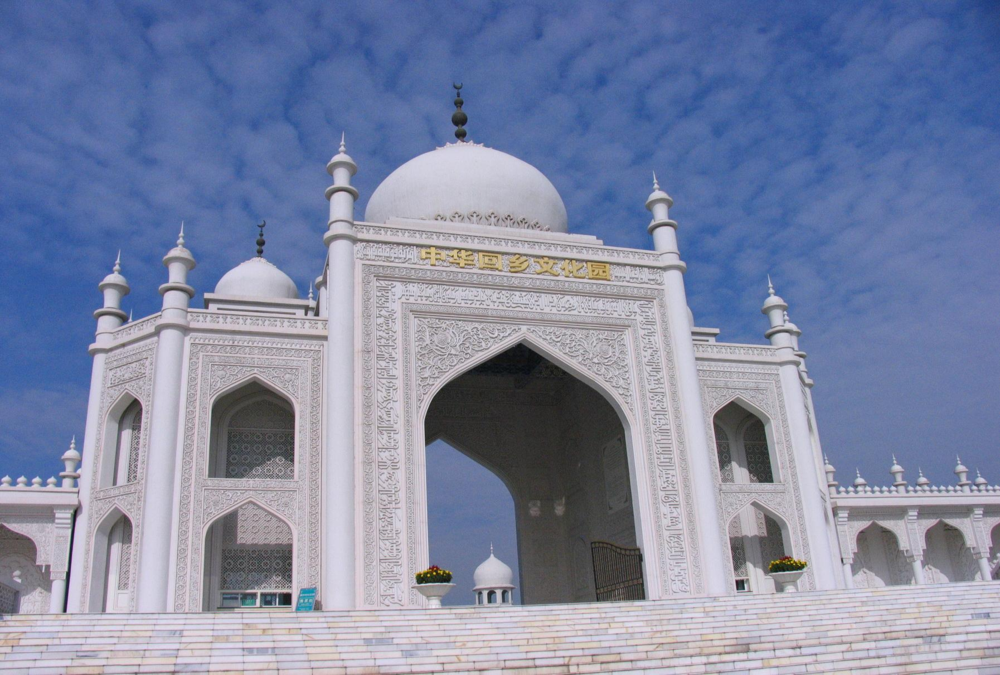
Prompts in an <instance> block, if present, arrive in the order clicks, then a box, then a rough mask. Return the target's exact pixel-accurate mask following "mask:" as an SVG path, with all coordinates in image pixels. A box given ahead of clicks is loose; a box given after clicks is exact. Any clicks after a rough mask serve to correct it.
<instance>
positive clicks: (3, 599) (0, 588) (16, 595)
mask: <svg viewBox="0 0 1000 675" xmlns="http://www.w3.org/2000/svg"><path fill="white" fill-rule="evenodd" d="M20 600H21V593H20V591H18V590H16V589H14V588H11V587H10V586H8V585H7V584H0V614H17V610H18V608H19V606H20V604H21V602H20Z"/></svg>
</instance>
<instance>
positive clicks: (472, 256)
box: [420, 246, 611, 281]
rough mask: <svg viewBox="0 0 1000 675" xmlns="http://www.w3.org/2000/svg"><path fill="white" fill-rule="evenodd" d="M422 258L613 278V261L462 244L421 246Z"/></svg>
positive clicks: (497, 269) (503, 269) (483, 267)
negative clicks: (525, 253) (471, 247)
mask: <svg viewBox="0 0 1000 675" xmlns="http://www.w3.org/2000/svg"><path fill="white" fill-rule="evenodd" d="M420 259H421V260H426V261H428V262H429V263H430V264H431V266H432V267H436V266H437V265H439V264H440V265H446V266H453V267H460V268H462V269H465V268H466V267H470V268H476V269H481V270H492V271H495V272H510V273H511V274H520V273H522V272H527V273H529V274H531V273H534V274H549V275H551V276H554V277H568V278H570V279H596V280H598V281H611V265H610V263H605V262H593V261H579V260H556V259H553V258H549V257H548V256H542V257H541V258H529V257H527V256H523V255H521V254H519V253H516V254H513V255H510V254H505V253H487V252H485V251H469V250H466V249H459V248H456V249H452V250H451V251H447V250H441V249H439V248H437V247H435V246H431V247H429V248H422V249H420Z"/></svg>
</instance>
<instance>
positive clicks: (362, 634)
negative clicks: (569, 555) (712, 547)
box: [0, 582, 1000, 675]
mask: <svg viewBox="0 0 1000 675" xmlns="http://www.w3.org/2000/svg"><path fill="white" fill-rule="evenodd" d="M0 671H2V672H4V673H31V674H34V673H39V674H41V673H81V674H82V673H139V672H142V673H170V672H197V673H200V672H213V673H223V672H229V673H242V672H280V673H358V674H362V673H435V672H448V673H458V672H477V673H483V672H496V673H499V672H512V673H595V672H614V673H623V672H643V673H755V674H758V673H845V674H846V673H968V674H970V675H971V674H972V673H975V674H977V675H984V674H988V673H995V674H997V675H1000V582H990V583H967V584H947V585H940V586H922V587H895V588H883V589H874V590H852V591H829V592H814V593H797V594H782V595H774V596H740V597H730V598H722V599H705V598H701V599H684V600H667V601H656V602H627V603H614V604H611V603H607V604H596V603H593V604H578V605H534V606H528V607H508V608H483V609H473V608H470V607H462V608H444V609H441V610H382V611H352V612H314V613H301V614H295V613H292V612H270V613H211V614H208V613H205V614H132V615H123V614H118V615H107V614H103V615H102V614H69V615H13V616H10V615H8V616H4V617H2V619H0Z"/></svg>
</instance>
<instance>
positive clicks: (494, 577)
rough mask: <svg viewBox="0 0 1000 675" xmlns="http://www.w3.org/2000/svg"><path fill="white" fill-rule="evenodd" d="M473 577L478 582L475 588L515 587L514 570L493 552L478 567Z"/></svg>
mask: <svg viewBox="0 0 1000 675" xmlns="http://www.w3.org/2000/svg"><path fill="white" fill-rule="evenodd" d="M472 579H473V581H475V583H476V587H475V588H474V589H473V590H479V589H486V588H513V587H514V571H513V570H511V569H510V568H509V567H507V565H506V564H504V563H503V562H501V561H500V560H499V559H497V557H496V556H494V555H493V553H492V552H490V557H489V558H487V559H486V560H485V561H484V562H483V563H482V564H481V565H480V566H479V567H477V568H476V571H475V573H474V574H473V575H472Z"/></svg>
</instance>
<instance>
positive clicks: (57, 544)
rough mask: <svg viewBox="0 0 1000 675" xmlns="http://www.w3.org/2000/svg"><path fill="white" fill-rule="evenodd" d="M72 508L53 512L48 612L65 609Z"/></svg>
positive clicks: (60, 612) (59, 611)
mask: <svg viewBox="0 0 1000 675" xmlns="http://www.w3.org/2000/svg"><path fill="white" fill-rule="evenodd" d="M73 511H74V509H56V510H55V513H54V514H53V525H54V528H55V531H54V532H53V537H52V566H51V567H50V569H49V579H50V580H51V581H52V586H51V590H50V595H49V613H51V614H62V613H63V612H65V611H66V591H67V588H66V573H67V572H68V571H69V544H70V539H71V538H72V534H73Z"/></svg>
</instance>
